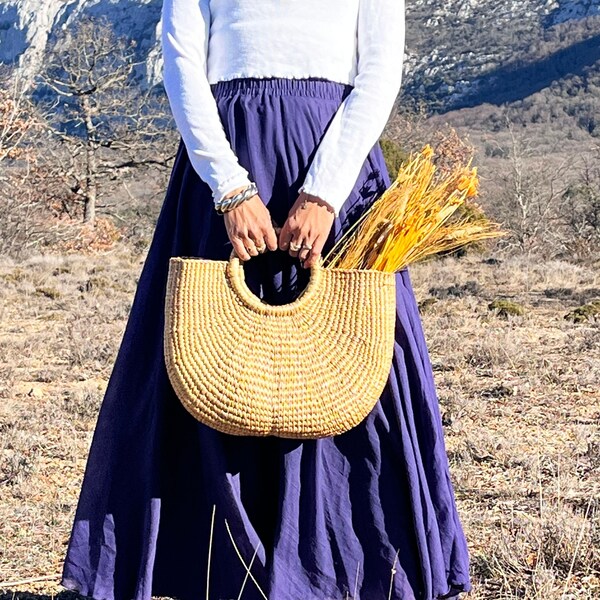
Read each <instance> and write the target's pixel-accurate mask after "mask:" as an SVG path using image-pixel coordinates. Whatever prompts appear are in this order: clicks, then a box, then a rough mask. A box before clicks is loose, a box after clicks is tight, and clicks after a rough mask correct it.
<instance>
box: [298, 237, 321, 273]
mask: <svg viewBox="0 0 600 600" xmlns="http://www.w3.org/2000/svg"><path fill="white" fill-rule="evenodd" d="M326 239H327V238H326V237H325V236H319V237H317V239H316V240H315V241H314V243H313V245H312V249H311V250H310V252H309V254H308V257H307V259H306V260H305V261H304V263H303V265H302V266H303V267H305V268H307V269H310V268H311V267H313V266H314V265H316V264H317V261H318V260H319V257H320V256H321V252H323V246H325V241H326Z"/></svg>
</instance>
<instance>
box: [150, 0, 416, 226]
mask: <svg viewBox="0 0 600 600" xmlns="http://www.w3.org/2000/svg"><path fill="white" fill-rule="evenodd" d="M161 35H162V38H161V40H162V49H163V60H164V63H163V65H164V66H163V78H164V86H165V90H166V93H167V96H168V99H169V103H170V106H171V111H172V113H173V117H174V119H175V122H176V124H177V128H178V130H179V132H180V134H181V137H182V139H183V141H184V144H185V146H186V149H187V151H188V155H189V158H190V162H191V164H192V166H193V168H194V169H195V171H196V172H197V173H198V175H199V176H200V178H201V179H203V180H204V181H205V182H206V183H207V184H208V185H209V186H210V188H211V190H212V193H213V199H214V201H217V200H219V199H221V198H223V197H224V196H226V195H227V194H229V193H230V192H232V191H233V190H234V189H235V188H238V187H242V186H244V185H247V184H249V183H250V181H251V174H250V173H248V171H247V170H246V169H245V168H244V167H242V166H241V165H240V163H239V161H238V159H237V157H236V155H235V153H234V151H233V149H232V146H231V144H230V142H229V141H228V139H227V136H226V134H225V130H224V128H223V124H222V123H221V120H220V117H219V113H218V110H217V105H216V102H215V99H214V96H213V95H212V93H211V88H210V85H211V84H212V83H216V82H218V81H221V80H229V79H234V78H239V77H276V76H280V77H292V78H304V77H310V76H316V77H324V78H327V79H330V80H332V81H337V82H341V83H349V84H352V86H353V89H352V90H351V92H350V93H349V94H348V95H347V96H346V98H344V100H343V101H342V103H341V104H340V106H339V108H338V110H337V111H336V113H335V115H334V117H333V119H332V121H331V122H330V124H329V126H328V127H327V129H326V131H325V133H324V135H323V137H322V138H321V140H320V142H319V144H318V147H317V150H316V153H315V155H314V157H313V159H312V161H311V164H310V165H309V167H308V171H307V173H306V176H305V179H304V181H303V183H302V186H301V187H300V191H304V192H306V193H309V194H312V195H314V196H318V197H319V198H321V199H322V200H323V201H325V202H326V203H327V204H329V205H330V206H331V208H333V210H334V211H335V214H336V216H337V215H339V211H340V208H341V206H342V204H343V203H344V201H345V200H346V199H347V198H348V196H349V195H350V193H351V191H352V189H353V187H354V185H355V183H356V180H357V178H358V175H359V172H360V170H361V168H362V166H363V164H364V161H365V160H366V158H367V155H368V153H369V152H370V150H371V149H372V147H373V145H374V144H375V143H376V142H377V141H378V139H379V137H380V136H381V133H382V132H383V128H384V127H385V125H386V123H387V121H388V119H389V116H390V113H391V111H392V108H393V106H394V102H395V100H396V98H397V95H398V92H399V90H400V86H401V82H402V65H403V57H404V41H405V10H404V0H163V7H162V34H161Z"/></svg>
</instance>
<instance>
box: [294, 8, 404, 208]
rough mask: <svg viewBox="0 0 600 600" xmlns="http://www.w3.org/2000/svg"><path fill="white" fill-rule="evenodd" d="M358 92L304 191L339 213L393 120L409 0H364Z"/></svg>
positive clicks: (328, 134) (346, 104)
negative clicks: (362, 169) (387, 125)
mask: <svg viewBox="0 0 600 600" xmlns="http://www.w3.org/2000/svg"><path fill="white" fill-rule="evenodd" d="M357 29H358V33H357V35H358V40H357V44H358V70H357V75H356V77H355V79H354V89H352V91H351V92H350V93H349V94H348V95H347V96H346V98H345V99H344V100H343V101H342V104H341V105H340V107H339V108H338V110H337V112H336V114H335V115H334V117H333V119H332V120H331V122H330V124H329V126H328V127H327V129H326V131H325V133H324V135H323V137H322V139H321V141H320V143H319V146H318V147H317V151H316V152H315V155H314V157H313V160H312V161H311V164H310V166H309V169H308V172H307V174H306V177H305V179H304V181H303V184H302V186H301V188H300V191H304V192H306V193H308V194H312V195H314V196H318V197H319V198H321V199H322V200H323V201H325V202H326V203H327V204H329V205H330V206H331V207H332V208H333V209H334V211H335V214H336V216H337V215H339V211H340V208H341V207H342V204H343V203H344V202H345V200H346V199H347V198H348V196H349V195H350V193H351V192H352V189H353V188H354V185H355V184H356V181H357V179H358V175H359V173H360V170H361V168H362V166H363V164H364V161H365V160H366V158H367V155H368V154H369V152H370V151H371V149H372V147H373V146H374V145H375V143H376V142H377V141H378V140H379V137H380V135H381V133H382V132H383V129H384V127H385V125H386V123H387V121H388V119H389V117H390V114H391V111H392V108H393V107H394V102H395V100H396V98H397V96H398V92H399V90H400V85H401V82H402V63H403V58H404V40H405V2H404V0H360V5H359V16H358V28H357Z"/></svg>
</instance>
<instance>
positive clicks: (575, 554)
mask: <svg viewBox="0 0 600 600" xmlns="http://www.w3.org/2000/svg"><path fill="white" fill-rule="evenodd" d="M142 260H143V257H140V256H139V255H134V256H132V255H131V254H130V253H129V252H128V251H127V249H125V248H118V249H117V250H115V251H114V252H113V253H111V254H108V255H103V256H95V257H84V256H76V255H71V256H62V257H40V258H37V259H29V260H28V261H27V262H23V263H19V264H17V263H12V262H10V261H8V260H4V261H0V582H9V583H10V582H11V581H15V580H21V579H25V578H35V577H45V576H49V575H53V574H56V577H55V578H54V579H52V580H43V581H38V582H31V583H28V584H22V585H7V586H5V587H4V589H0V600H8V599H9V598H11V599H12V598H33V597H35V598H38V599H41V598H46V597H48V598H50V597H52V596H53V595H55V594H57V593H60V592H61V589H62V588H59V587H58V585H57V581H58V574H59V572H60V567H61V559H62V558H63V553H64V550H65V544H66V541H67V536H68V533H69V529H70V525H71V523H72V518H73V514H74V510H75V504H76V501H77V494H78V490H79V484H80V481H81V477H82V475H83V469H84V466H85V458H86V453H87V449H88V447H89V443H90V441H91V436H92V432H93V426H94V423H95V417H96V414H97V410H98V407H99V404H100V402H101V399H102V395H103V391H104V389H105V386H106V382H107V379H108V376H109V374H110V370H111V365H112V361H113V360H114V357H115V355H116V351H117V348H118V344H119V342H120V337H121V335H122V332H123V329H124V326H125V321H126V318H127V315H128V310H129V307H130V303H131V301H132V299H133V293H134V290H135V285H136V278H137V276H138V275H139V272H140V270H141V265H142V263H141V261H142ZM412 278H413V283H414V286H415V291H416V294H417V297H418V299H419V300H420V301H421V302H422V303H423V304H422V313H423V321H424V325H425V328H426V335H427V339H428V342H429V346H430V352H431V357H432V361H433V364H434V369H435V377H436V382H437V384H438V390H439V396H440V408H441V410H442V414H443V420H444V425H445V430H446V444H447V449H448V453H449V457H450V460H451V466H452V477H453V481H454V484H455V490H456V494H457V500H458V504H459V509H460V512H461V515H462V519H463V524H464V527H465V530H466V534H467V537H468V541H469V546H470V550H471V556H472V575H473V580H474V590H473V592H472V594H471V596H470V597H471V598H475V599H490V600H491V599H500V598H525V599H530V598H531V599H533V598H536V599H537V598H539V599H544V600H555V599H556V600H558V599H562V600H575V599H577V600H579V599H584V598H585V599H588V598H589V599H591V598H598V597H599V596H600V530H599V528H598V525H599V523H600V506H599V503H598V501H599V499H600V468H599V467H600V428H599V425H600V402H599V399H600V398H599V396H600V392H599V382H600V320H596V321H594V320H584V321H582V322H578V323H575V322H572V321H570V320H567V319H565V318H564V317H565V315H566V314H568V313H569V312H570V311H571V310H573V309H574V308H576V307H578V306H580V305H582V304H584V303H586V302H589V301H590V300H594V299H600V274H599V273H598V270H597V269H593V268H585V267H579V266H573V265H570V264H568V263H546V264H540V263H539V262H538V261H536V260H534V259H527V258H524V257H521V258H505V259H500V260H499V259H492V260H489V259H484V258H482V257H479V256H471V257H466V258H463V259H460V260H458V259H455V258H452V257H448V258H445V259H443V260H438V261H434V262H430V263H426V264H423V265H418V266H415V267H413V269H412ZM499 298H500V299H509V300H511V301H513V302H516V303H518V305H519V307H520V308H521V309H522V312H523V314H508V315H506V314H505V313H504V312H502V311H499V310H497V309H496V310H491V309H490V308H489V304H490V302H492V301H493V300H495V299H499ZM509 308H510V307H509ZM516 312H520V310H519V309H518V307H517V311H516ZM60 597H61V598H62V599H63V600H68V599H72V598H75V597H76V596H75V595H74V594H72V593H69V592H64V591H63V592H62V593H61V594H60ZM366 600H375V599H366Z"/></svg>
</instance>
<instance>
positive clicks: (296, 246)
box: [290, 242, 302, 252]
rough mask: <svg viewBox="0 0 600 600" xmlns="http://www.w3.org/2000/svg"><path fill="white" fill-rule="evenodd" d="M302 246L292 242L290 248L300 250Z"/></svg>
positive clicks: (295, 250)
mask: <svg viewBox="0 0 600 600" xmlns="http://www.w3.org/2000/svg"><path fill="white" fill-rule="evenodd" d="M300 248H302V246H301V245H300V244H294V242H290V250H292V251H293V252H297V251H298V250H300Z"/></svg>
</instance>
